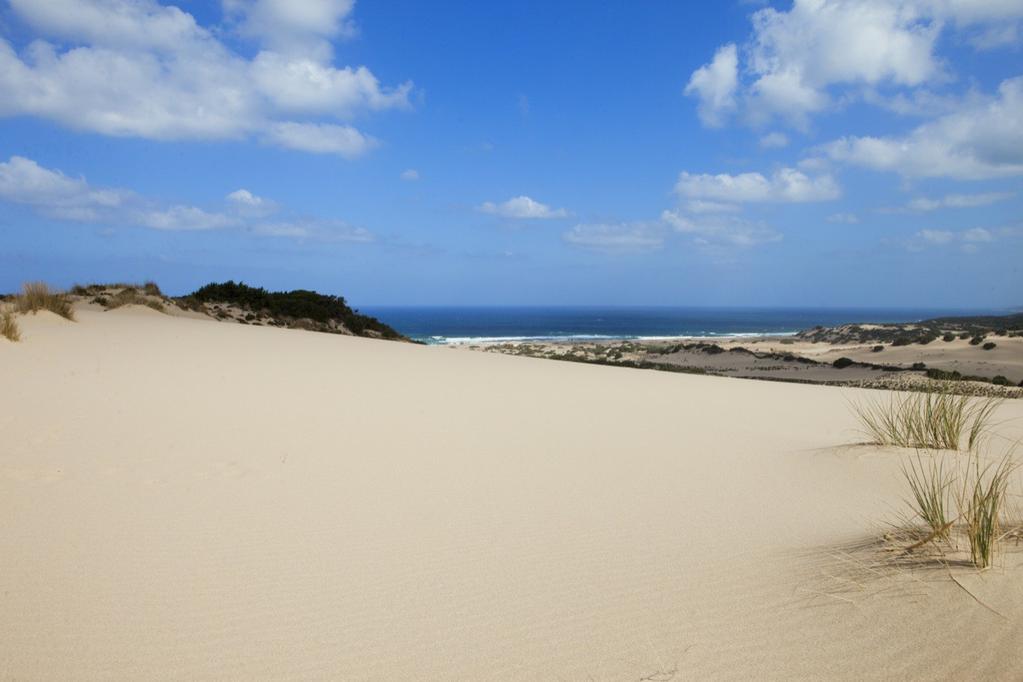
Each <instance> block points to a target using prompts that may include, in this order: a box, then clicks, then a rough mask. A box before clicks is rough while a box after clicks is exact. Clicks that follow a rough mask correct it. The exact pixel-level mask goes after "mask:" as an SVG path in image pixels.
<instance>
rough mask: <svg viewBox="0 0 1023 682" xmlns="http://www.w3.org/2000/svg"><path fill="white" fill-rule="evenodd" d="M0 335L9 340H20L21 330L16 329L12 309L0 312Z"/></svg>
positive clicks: (16, 322) (16, 325)
mask: <svg viewBox="0 0 1023 682" xmlns="http://www.w3.org/2000/svg"><path fill="white" fill-rule="evenodd" d="M0 336H3V337H4V338H5V339H7V340H9V341H19V340H21V330H19V329H18V321H17V320H16V319H15V318H14V311H13V310H5V311H3V313H0Z"/></svg>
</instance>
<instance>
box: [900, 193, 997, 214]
mask: <svg viewBox="0 0 1023 682" xmlns="http://www.w3.org/2000/svg"><path fill="white" fill-rule="evenodd" d="M1012 196H1014V195H1013V194H1012V192H986V193H983V194H946V195H945V196H943V197H940V198H938V199H930V198H927V197H918V198H916V199H913V200H912V201H910V202H909V203H908V204H907V205H906V208H907V209H909V210H911V211H936V210H938V209H940V208H973V207H976V206H989V205H990V204H993V203H996V202H999V201H1004V200H1006V199H1009V198H1011V197H1012Z"/></svg>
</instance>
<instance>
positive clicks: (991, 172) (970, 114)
mask: <svg viewBox="0 0 1023 682" xmlns="http://www.w3.org/2000/svg"><path fill="white" fill-rule="evenodd" d="M1021 111H1023V77H1017V78H1011V79H1008V80H1005V81H1003V82H1002V84H1001V85H1000V86H999V88H998V94H997V95H996V96H994V97H989V98H983V99H980V100H971V101H970V102H969V103H968V104H967V105H965V106H964V107H963V108H962V109H960V110H959V111H956V112H954V113H951V114H947V115H945V116H941V117H939V118H937V119H935V120H933V121H930V122H927V123H924V124H922V125H920V126H919V127H917V128H916V129H915V130H913V131H912V132H910V133H909V134H908V135H906V136H904V137H844V138H841V139H839V140H836V141H834V142H831V143H829V144H827V145H824V146H823V147H822V150H823V151H824V152H825V153H826V154H827V155H828V156H830V157H831V158H832V159H833V160H835V161H841V162H845V163H851V164H855V165H859V166H865V167H867V168H872V169H874V170H882V171H895V172H897V173H901V174H902V175H905V176H909V177H952V178H958V179H963V180H981V179H986V178H996V177H1007V176H1013V175H1020V174H1023V116H1021V115H1020V112H1021Z"/></svg>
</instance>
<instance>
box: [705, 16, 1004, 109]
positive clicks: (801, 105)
mask: <svg viewBox="0 0 1023 682" xmlns="http://www.w3.org/2000/svg"><path fill="white" fill-rule="evenodd" d="M1021 20H1023V4H1021V3H1018V2H1011V1H1008V0H989V1H980V2H960V1H957V0H795V1H794V2H793V3H792V6H791V7H790V8H789V9H786V10H778V9H774V8H773V7H765V8H763V9H760V10H758V11H756V12H754V13H753V15H752V16H751V23H752V32H751V35H750V37H749V39H748V41H747V42H746V43H745V44H744V45H743V46H742V47H741V49H737V48H736V46H735V45H734V44H727V45H724V46H723V47H721V48H719V50H718V51H717V53H716V54H715V56H714V60H713V61H712V62H711V63H710V64H707V65H705V66H702V67H700V68H699V69H697V70H696V71H694V72H693V74H692V76H691V77H690V81H689V85H688V86H687V88H686V94H689V95H693V96H696V97H698V98H699V108H698V111H699V115H700V118H701V120H702V121H703V122H704V123H705V124H706V125H709V126H718V125H721V123H722V121H723V120H724V119H725V118H726V117H727V115H728V114H730V113H731V112H733V111H735V110H737V109H743V110H744V112H743V113H744V114H745V117H746V118H747V119H748V120H750V121H752V122H754V123H766V122H767V121H770V120H772V119H781V120H784V121H787V122H788V123H790V124H792V125H794V126H796V127H805V126H806V125H807V122H808V117H809V115H811V114H813V113H815V112H819V111H822V110H825V109H828V108H831V107H833V106H836V105H837V104H838V103H840V102H842V101H843V100H845V99H847V98H848V97H858V96H862V95H863V93H869V92H873V91H875V89H877V88H882V87H883V88H902V89H909V90H913V89H916V88H919V87H921V86H924V85H926V84H928V83H939V82H942V81H946V80H948V79H949V78H950V74H949V73H948V72H947V68H948V67H947V65H946V63H945V62H944V61H943V60H942V59H941V58H940V56H938V55H937V53H936V49H937V47H938V45H939V39H940V37H941V35H942V33H943V32H945V31H951V32H955V33H957V34H958V35H959V36H960V37H965V38H966V40H967V41H969V42H971V43H972V44H974V45H975V46H976V47H978V48H985V49H988V48H995V47H999V46H1005V45H1010V44H1014V43H1017V41H1018V36H1019V30H1018V27H1019V24H1020V21H1021ZM739 55H742V56H743V57H744V63H743V64H741V65H740V64H738V59H737V57H738V56H739ZM739 74H742V75H743V76H744V78H742V79H740V78H739V77H738V75H739Z"/></svg>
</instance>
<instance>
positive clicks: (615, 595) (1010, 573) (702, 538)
mask: <svg viewBox="0 0 1023 682" xmlns="http://www.w3.org/2000/svg"><path fill="white" fill-rule="evenodd" d="M21 324H22V329H23V340H22V342H21V343H19V344H10V343H6V342H3V343H0V387H2V390H0V557H2V570H0V613H2V614H3V615H2V617H0V678H4V679H8V678H17V679H36V678H38V679H44V678H45V679H72V678H74V679H86V678H134V679H172V678H174V679H257V678H301V679H306V678H324V679H388V680H396V679H463V680H468V679H480V680H482V679H488V680H489V679H543V680H558V679H561V680H578V679H594V680H639V679H641V678H642V679H672V678H674V679H683V678H737V679H738V678H749V677H760V678H765V677H766V678H820V677H838V678H847V679H864V678H915V679H928V678H934V677H953V676H957V675H958V676H961V677H964V678H978V677H980V676H981V675H982V674H983V675H988V676H992V677H995V678H1002V679H1011V678H1018V677H1019V676H1020V675H1021V674H1023V672H1021V668H1020V667H1019V666H1021V665H1023V664H1021V663H1020V662H1019V651H1020V650H1023V567H1021V566H1023V562H1021V561H1020V560H1019V555H1016V554H1009V555H1006V556H1005V558H1004V560H1003V562H1002V563H1003V565H1002V566H1001V567H999V568H996V569H994V570H992V571H988V572H986V573H984V574H982V575H978V574H976V573H973V572H971V571H969V570H965V569H959V570H957V576H958V578H959V580H960V582H961V583H962V584H963V586H964V587H965V588H966V589H969V590H970V591H972V592H973V594H974V595H976V596H977V598H979V599H980V600H982V601H984V602H985V603H987V604H989V605H992V606H994V607H995V608H996V609H997V610H998V611H999V612H1000V613H1001V614H1002V616H999V615H996V614H994V613H992V612H991V611H989V610H988V609H986V608H984V607H983V606H981V605H980V604H979V603H978V602H977V601H975V600H974V598H973V597H971V596H970V594H968V593H967V591H966V589H963V588H961V587H960V586H958V585H956V584H955V583H953V582H952V581H951V580H950V579H949V577H948V574H947V573H946V572H944V571H938V570H925V569H920V570H918V571H913V572H910V571H908V570H902V571H893V570H889V569H886V568H880V569H870V568H868V567H867V565H868V564H869V563H870V562H873V561H874V560H875V559H876V556H875V553H874V550H872V549H870V548H857V547H856V543H857V542H858V541H860V540H863V539H870V538H873V537H876V536H877V535H878V527H879V525H880V524H882V523H884V522H885V521H888V520H891V519H892V518H893V515H894V513H893V511H892V510H893V509H894V508H897V507H898V500H899V498H900V497H901V496H902V495H903V490H902V484H901V482H900V479H899V475H898V469H899V457H900V456H901V455H900V453H897V452H894V451H883V450H877V449H874V448H869V447H864V446H855V445H854V444H855V443H856V442H857V440H858V436H857V434H856V433H855V424H854V421H853V420H852V418H851V417H850V415H849V412H848V409H847V405H846V400H847V399H848V398H855V397H857V396H860V395H863V394H860V393H857V392H855V391H851V390H840V389H833V388H827V387H821V386H803V385H790V384H778V383H766V382H755V381H740V380H732V379H717V378H711V377H700V376H689V375H675V374H668V373H659V372H644V371H638V370H629V369H621V368H611V367H597V366H587V365H579V364H572V363H558V362H550V361H543V360H533V359H528V358H515V357H506V356H501V355H494V354H487V353H472V352H468V351H465V352H452V351H450V350H448V349H443V348H427V347H419V346H412V345H408V344H400V343H389V342H381V341H372V340H365V339H359V338H351V337H339V336H332V335H325V334H317V333H310V332H302V331H293V330H280V329H270V328H252V327H245V326H240V325H238V326H236V325H225V324H215V323H212V322H206V321H200V320H191V319H186V318H172V317H169V316H166V315H161V314H159V313H156V312H154V311H151V310H149V309H144V308H142V309H140V308H135V307H131V308H128V309H120V310H116V311H112V312H109V313H100V312H95V311H86V310H83V311H82V312H81V313H80V315H79V322H77V323H69V322H65V321H63V320H60V319H58V318H55V317H53V316H50V315H48V314H39V315H37V316H35V317H33V318H27V319H22V322H21ZM1000 417H1003V418H1011V419H1014V420H1015V421H1014V422H1012V423H1010V424H1008V425H1006V426H1003V428H1002V432H1003V433H1004V434H1006V435H1008V436H1011V437H1016V438H1018V437H1021V436H1023V429H1021V428H1020V427H1021V426H1023V419H1020V418H1021V417H1023V404H1021V403H1018V402H1015V403H1012V404H1007V405H1006V406H1004V407H1003V408H1002V411H1001V413H1000ZM1003 616H1004V617H1003Z"/></svg>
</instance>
